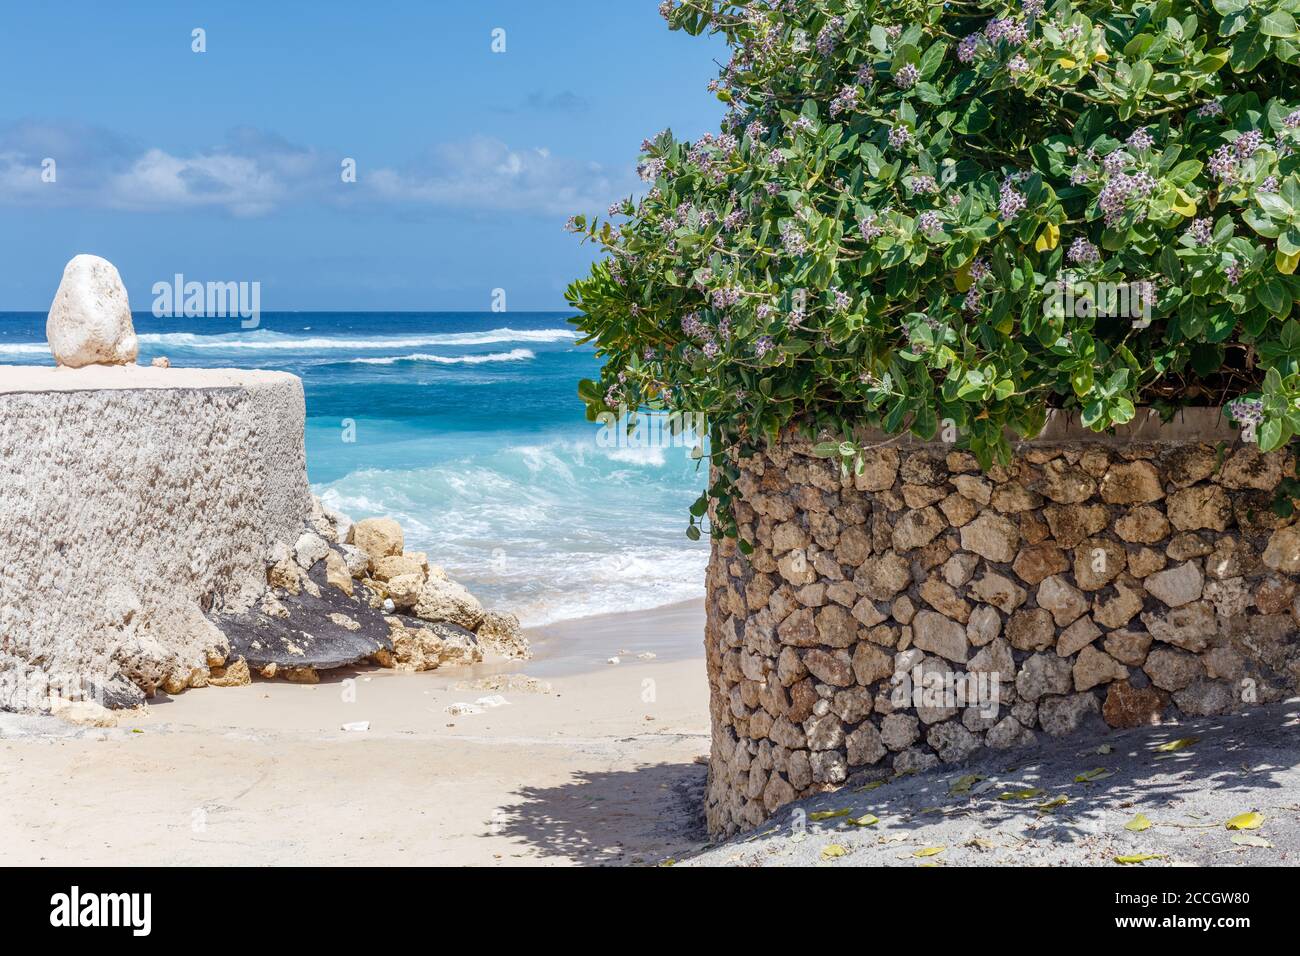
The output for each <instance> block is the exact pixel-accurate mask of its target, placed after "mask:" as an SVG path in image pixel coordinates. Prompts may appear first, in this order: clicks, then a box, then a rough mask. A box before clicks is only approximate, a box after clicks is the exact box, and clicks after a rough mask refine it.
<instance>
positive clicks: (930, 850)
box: [912, 846, 948, 856]
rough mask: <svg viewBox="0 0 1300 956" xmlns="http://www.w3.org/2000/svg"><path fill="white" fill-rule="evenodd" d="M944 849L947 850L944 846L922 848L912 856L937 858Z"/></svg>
mask: <svg viewBox="0 0 1300 956" xmlns="http://www.w3.org/2000/svg"><path fill="white" fill-rule="evenodd" d="M946 849H948V848H947V847H946V846H923V847H921V849H919V850H917V851H916V852H915V853H913V854H912V856H938V855H939V854H940V853H942V852H943V851H944V850H946Z"/></svg>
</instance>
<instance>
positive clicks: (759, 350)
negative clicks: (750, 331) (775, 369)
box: [754, 335, 776, 358]
mask: <svg viewBox="0 0 1300 956" xmlns="http://www.w3.org/2000/svg"><path fill="white" fill-rule="evenodd" d="M775 347H776V343H775V342H774V341H772V336H770V335H763V336H760V337H759V338H758V339H757V341H755V342H754V354H755V355H756V356H758V357H759V358H762V357H763V356H764V355H766V354H767V353H768V352H770V351H772V349H774V348H775Z"/></svg>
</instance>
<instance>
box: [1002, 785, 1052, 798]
mask: <svg viewBox="0 0 1300 956" xmlns="http://www.w3.org/2000/svg"><path fill="white" fill-rule="evenodd" d="M1046 792H1047V791H1045V790H1043V788H1042V787H1028V788H1026V789H1024V790H1010V791H1008V792H1006V793H1004V794H1000V795H999V796H998V799H999V800H1032V799H1034V797H1041V796H1042V795H1043V794H1044V793H1046Z"/></svg>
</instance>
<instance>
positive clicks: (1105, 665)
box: [1074, 644, 1128, 691]
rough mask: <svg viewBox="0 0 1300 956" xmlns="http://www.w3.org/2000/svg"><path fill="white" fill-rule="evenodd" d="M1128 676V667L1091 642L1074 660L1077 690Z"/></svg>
mask: <svg viewBox="0 0 1300 956" xmlns="http://www.w3.org/2000/svg"><path fill="white" fill-rule="evenodd" d="M1127 677H1128V668H1127V667H1125V666H1124V665H1123V664H1120V663H1119V662H1117V661H1116V660H1114V659H1113V658H1112V657H1111V656H1110V655H1109V654H1106V653H1104V652H1103V651H1099V650H1097V648H1095V647H1093V646H1092V645H1091V644H1089V645H1088V646H1087V647H1085V648H1084V649H1083V650H1081V651H1080V652H1079V656H1078V658H1077V659H1076V660H1075V662H1074V689H1075V690H1080V691H1083V690H1091V689H1092V688H1094V687H1096V686H1097V685H1098V684H1108V683H1110V682H1111V681H1115V680H1125V679H1126V678H1127Z"/></svg>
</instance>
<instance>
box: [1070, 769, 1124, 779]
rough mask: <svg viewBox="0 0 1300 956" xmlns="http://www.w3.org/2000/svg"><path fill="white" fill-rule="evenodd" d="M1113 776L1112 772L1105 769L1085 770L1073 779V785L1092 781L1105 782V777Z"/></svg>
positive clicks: (1113, 772)
mask: <svg viewBox="0 0 1300 956" xmlns="http://www.w3.org/2000/svg"><path fill="white" fill-rule="evenodd" d="M1113 776H1115V771H1114V770H1107V769H1106V768H1105V767H1098V768H1097V769H1095V770H1085V771H1084V772H1083V773H1081V774H1079V775H1078V776H1077V777H1075V778H1074V782H1075V783H1091V782H1092V781H1094V780H1105V779H1106V778H1107V777H1113Z"/></svg>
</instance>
